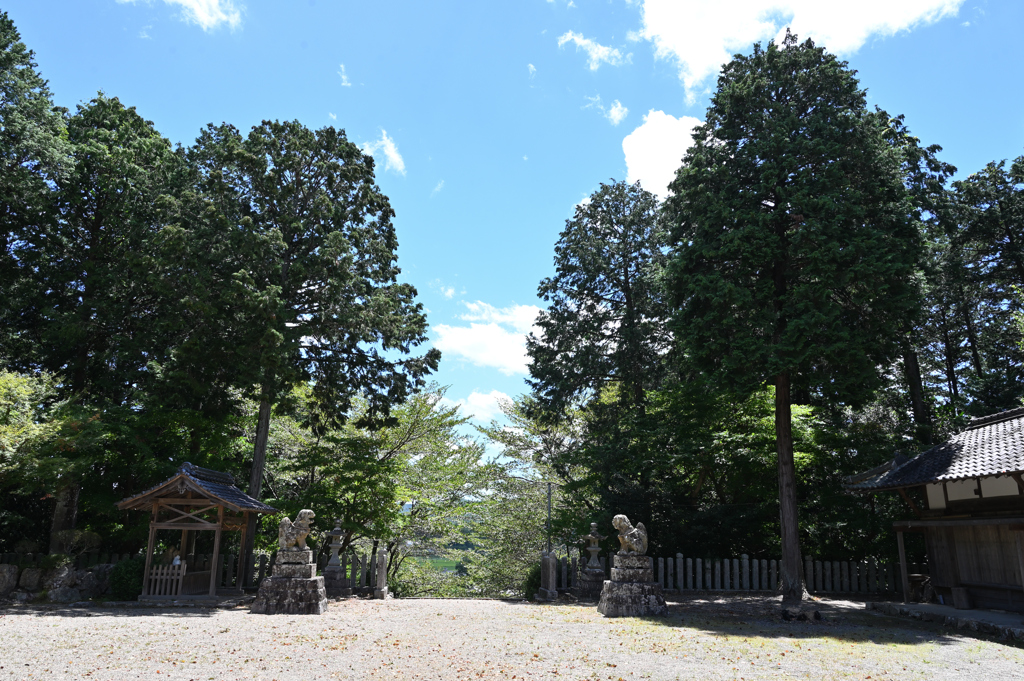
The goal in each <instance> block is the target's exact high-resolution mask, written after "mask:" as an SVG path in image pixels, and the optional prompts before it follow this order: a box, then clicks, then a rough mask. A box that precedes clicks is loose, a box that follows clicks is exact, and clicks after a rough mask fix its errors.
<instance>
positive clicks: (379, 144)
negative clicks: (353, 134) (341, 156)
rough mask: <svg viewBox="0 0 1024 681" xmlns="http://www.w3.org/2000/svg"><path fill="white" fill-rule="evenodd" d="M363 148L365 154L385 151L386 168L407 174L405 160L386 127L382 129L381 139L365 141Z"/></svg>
mask: <svg viewBox="0 0 1024 681" xmlns="http://www.w3.org/2000/svg"><path fill="white" fill-rule="evenodd" d="M362 149H363V153H364V154H372V155H373V156H376V155H377V154H378V153H383V154H384V169H385V170H393V171H395V172H396V173H398V174H399V175H405V161H404V160H403V159H402V155H401V154H399V153H398V147H397V146H396V145H395V141H394V140H393V139H391V138H390V137H388V132H387V130H385V129H384V128H381V129H380V139H379V140H377V141H376V142H364V143H363V146H362Z"/></svg>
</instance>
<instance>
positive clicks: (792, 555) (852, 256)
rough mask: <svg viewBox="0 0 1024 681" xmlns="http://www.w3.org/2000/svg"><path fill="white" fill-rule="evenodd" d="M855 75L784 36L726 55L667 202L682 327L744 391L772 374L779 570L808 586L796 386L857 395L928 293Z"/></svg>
mask: <svg viewBox="0 0 1024 681" xmlns="http://www.w3.org/2000/svg"><path fill="white" fill-rule="evenodd" d="M888 130H889V128H888V119H887V117H886V116H884V115H881V114H879V113H872V112H869V111H868V110H867V108H866V106H865V94H864V91H863V90H862V89H861V88H860V86H859V84H858V81H857V79H856V78H855V77H854V73H853V72H852V71H851V70H849V69H848V68H847V65H846V64H845V62H840V61H839V60H837V59H836V58H835V57H834V56H832V55H830V54H828V53H827V52H825V50H824V49H823V48H819V47H816V46H815V45H814V44H813V42H811V41H807V42H805V43H803V44H799V43H798V41H797V39H796V37H795V36H793V35H791V34H787V36H786V38H785V40H784V42H783V43H782V44H781V45H776V44H775V43H770V44H769V45H768V47H767V48H766V49H765V48H762V47H761V46H760V45H755V47H754V51H753V53H752V54H751V55H749V56H737V57H735V58H734V59H733V61H732V62H730V63H728V64H726V65H725V67H724V68H723V71H722V74H721V76H720V77H719V81H718V89H717V91H716V93H715V95H714V96H713V98H712V101H711V105H710V107H709V108H708V112H707V118H706V122H705V124H704V125H701V126H698V127H697V128H695V130H694V138H693V139H694V143H693V146H691V147H690V149H689V150H688V151H687V153H686V156H685V158H684V161H683V167H682V168H680V170H679V171H678V173H677V176H676V179H675V180H674V181H673V183H672V185H671V187H670V189H671V196H670V197H669V199H668V201H667V206H666V211H665V214H666V218H667V219H668V221H669V223H670V225H671V229H672V243H673V244H674V252H673V254H672V261H671V265H670V267H671V281H672V286H673V291H674V295H675V300H676V303H677V304H678V308H679V310H678V316H677V326H676V330H677V334H678V337H679V339H680V341H681V343H682V345H683V346H684V348H685V351H686V353H687V356H688V359H689V360H690V361H691V362H693V363H694V364H695V365H697V366H700V367H703V368H704V369H706V370H707V371H708V372H709V373H711V374H714V375H715V376H716V377H717V378H719V379H720V380H722V381H723V383H725V384H726V385H729V386H730V387H731V388H732V389H734V390H735V391H737V392H739V393H746V394H749V393H751V392H753V391H755V390H757V389H758V388H759V387H761V386H763V385H764V384H765V383H769V384H774V386H775V432H776V450H777V453H778V473H779V500H780V524H781V536H782V556H783V568H782V581H783V585H784V586H783V588H784V595H785V597H786V598H787V599H790V600H792V599H799V598H801V596H802V585H801V578H800V570H801V565H800V562H801V561H800V544H799V527H798V513H797V498H796V487H795V482H796V478H795V470H794V461H793V440H792V417H791V403H792V390H793V386H794V384H797V385H805V386H807V388H808V389H809V390H812V391H813V392H814V393H816V395H817V398H818V399H821V400H824V401H831V402H839V401H845V402H850V403H857V402H860V401H863V400H864V399H866V398H867V397H868V396H869V395H870V394H871V391H872V389H873V388H874V387H875V386H877V385H878V382H879V380H878V378H879V368H880V367H888V366H889V365H890V364H891V363H892V361H893V359H894V358H896V357H898V356H899V355H900V351H901V347H900V342H899V339H900V338H901V336H902V334H903V333H904V332H905V330H906V327H907V321H908V319H910V318H912V317H913V315H914V314H915V312H916V310H917V309H918V307H919V287H918V285H917V282H916V281H915V276H914V275H915V271H916V268H917V265H918V260H919V257H920V241H921V239H920V234H919V225H918V216H917V215H915V210H914V207H913V202H912V200H911V197H910V195H909V193H908V192H907V190H906V188H905V186H904V182H903V174H902V162H903V159H902V157H901V154H900V152H899V150H898V148H896V147H895V146H894V145H891V144H889V143H888V142H887V139H886V136H887V134H888Z"/></svg>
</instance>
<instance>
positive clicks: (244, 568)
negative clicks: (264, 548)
mask: <svg viewBox="0 0 1024 681" xmlns="http://www.w3.org/2000/svg"><path fill="white" fill-rule="evenodd" d="M248 529H249V511H242V536H241V537H239V539H238V547H239V550H238V575H237V578H236V581H235V586H236V587H238V588H239V589H244V588H245V587H247V586H249V584H250V582H251V581H252V571H251V570H249V563H252V565H253V566H254V567H255V565H256V561H255V560H251V561H246V559H245V533H246V531H247V530H248ZM253 558H255V556H253Z"/></svg>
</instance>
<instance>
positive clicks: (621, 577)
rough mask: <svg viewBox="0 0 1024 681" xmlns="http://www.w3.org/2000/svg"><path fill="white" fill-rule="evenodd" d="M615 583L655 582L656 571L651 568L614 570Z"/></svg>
mask: <svg viewBox="0 0 1024 681" xmlns="http://www.w3.org/2000/svg"><path fill="white" fill-rule="evenodd" d="M612 581H613V582H653V581H654V570H652V569H651V568H640V569H635V568H618V567H613V568H612Z"/></svg>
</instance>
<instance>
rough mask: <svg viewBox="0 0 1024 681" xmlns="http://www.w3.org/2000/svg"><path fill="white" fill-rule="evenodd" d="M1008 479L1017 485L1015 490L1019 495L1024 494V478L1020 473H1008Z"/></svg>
mask: <svg viewBox="0 0 1024 681" xmlns="http://www.w3.org/2000/svg"><path fill="white" fill-rule="evenodd" d="M1010 477H1011V478H1013V481H1014V482H1016V483H1017V490H1018V491H1019V492H1020V493H1021V494H1024V477H1022V476H1021V474H1020V473H1010Z"/></svg>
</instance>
